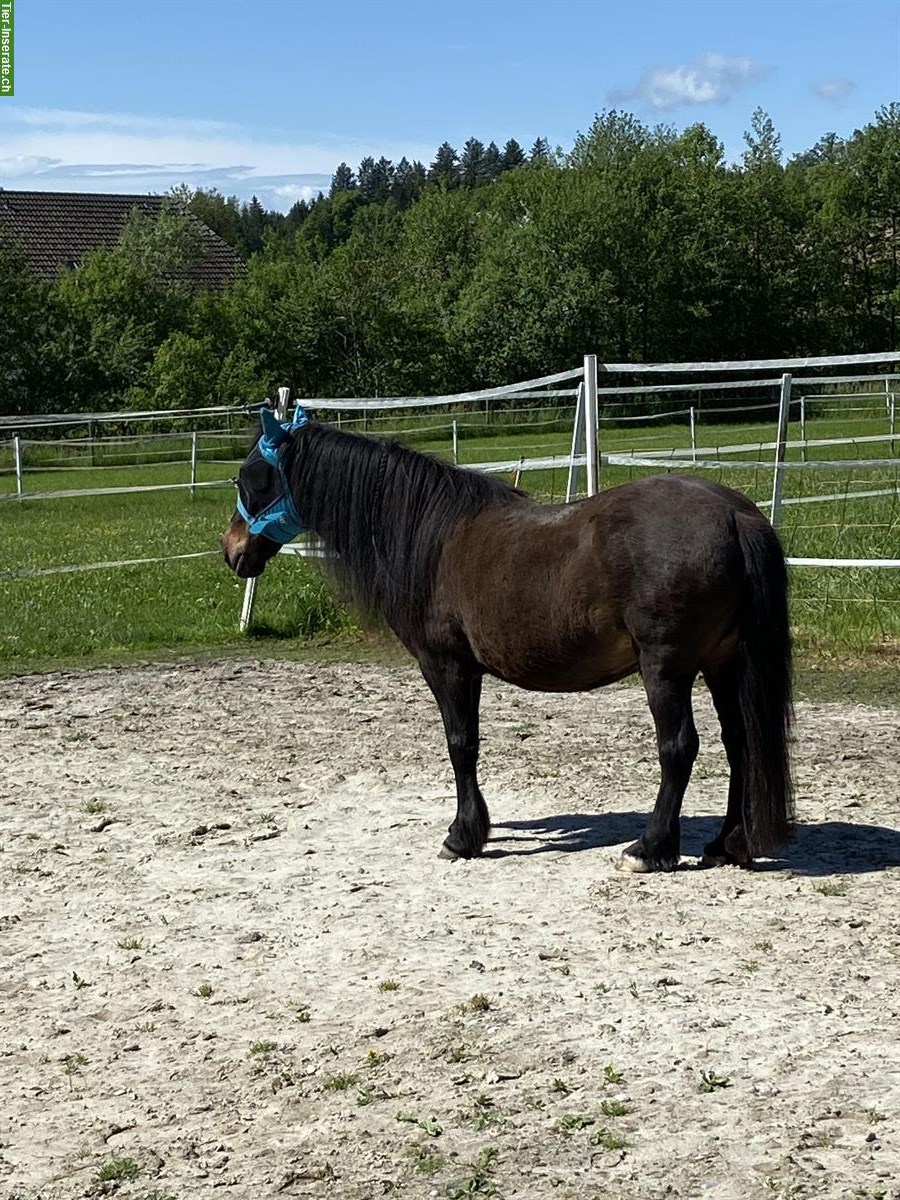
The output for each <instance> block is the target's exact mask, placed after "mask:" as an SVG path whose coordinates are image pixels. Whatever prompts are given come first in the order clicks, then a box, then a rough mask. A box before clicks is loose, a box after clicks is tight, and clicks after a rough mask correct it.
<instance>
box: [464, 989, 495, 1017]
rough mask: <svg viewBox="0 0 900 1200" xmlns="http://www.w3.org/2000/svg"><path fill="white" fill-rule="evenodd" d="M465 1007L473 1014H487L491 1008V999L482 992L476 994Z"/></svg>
mask: <svg viewBox="0 0 900 1200" xmlns="http://www.w3.org/2000/svg"><path fill="white" fill-rule="evenodd" d="M466 1007H467V1008H468V1009H469V1011H470V1012H473V1013H484V1012H487V1011H488V1010H489V1009H490V1008H491V998H490V996H486V995H485V994H484V992H476V994H475V995H474V996H473V997H472V999H471V1000H470V1001H469V1003H468V1005H467V1006H466Z"/></svg>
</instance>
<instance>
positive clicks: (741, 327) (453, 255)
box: [0, 103, 900, 414]
mask: <svg viewBox="0 0 900 1200" xmlns="http://www.w3.org/2000/svg"><path fill="white" fill-rule="evenodd" d="M749 124H750V128H749V129H748V131H747V133H746V134H745V148H744V151H743V154H742V155H741V158H740V161H738V162H728V161H726V159H725V154H724V148H723V145H722V143H721V142H720V141H719V140H718V139H717V138H716V137H715V135H714V133H713V132H711V130H710V129H709V128H708V127H707V126H705V125H703V124H695V125H692V126H690V127H688V128H686V129H684V130H681V131H679V130H676V129H674V128H673V127H670V126H665V125H663V126H653V127H651V126H648V125H646V124H645V123H643V122H642V121H640V120H639V119H638V118H637V117H635V116H633V115H631V114H628V113H624V112H620V111H606V112H603V113H600V114H599V115H597V117H596V118H595V119H594V121H593V123H592V124H591V126H590V127H589V129H588V130H587V132H585V133H579V134H578V135H577V137H576V138H575V140H574V143H573V145H572V146H571V148H570V149H569V150H567V151H564V150H562V149H557V150H552V149H551V147H550V146H549V145H548V144H547V142H546V141H544V140H543V139H539V140H538V141H537V142H535V144H534V145H533V146H532V147H531V149H530V151H527V152H526V151H525V150H523V148H522V147H521V146H519V144H518V143H517V142H516V141H515V140H513V139H510V140H508V141H507V142H506V143H505V145H504V146H503V148H502V149H501V148H500V146H499V145H498V144H497V143H495V142H490V143H489V144H488V145H485V144H484V143H482V142H481V141H479V140H478V139H477V138H474V137H473V138H470V139H469V140H468V141H467V142H466V143H465V145H464V146H463V147H462V148H461V149H460V150H457V149H455V148H454V147H453V146H451V145H450V144H449V143H446V142H445V143H444V144H443V145H441V146H440V147H439V148H438V149H437V151H436V154H435V157H434V160H433V162H432V163H431V164H429V165H425V164H423V163H420V162H414V163H410V162H408V161H407V160H406V159H403V160H401V162H399V163H396V164H395V163H392V162H390V161H388V160H387V159H385V158H380V159H378V160H376V159H374V158H373V157H368V158H365V159H363V161H362V162H361V163H359V164H358V166H357V167H356V169H355V170H354V169H353V168H351V167H350V166H349V165H348V164H346V163H342V164H341V165H340V166H339V167H338V169H337V170H336V171H335V174H334V177H333V179H332V184H331V188H330V190H329V193H328V195H323V194H320V195H319V196H317V197H315V198H313V199H312V200H311V201H300V202H298V203H297V204H295V205H294V207H293V208H292V209H291V210H290V212H288V213H286V214H284V213H278V212H268V211H266V210H265V209H264V208H263V207H262V205H260V204H259V202H258V201H257V200H255V199H254V200H253V201H252V202H251V203H250V204H246V203H245V204H241V203H240V202H239V201H238V200H237V199H235V198H234V197H225V196H222V195H220V194H219V193H217V192H215V191H193V190H192V189H190V188H187V187H181V188H177V189H175V190H174V191H173V193H172V195H171V204H170V205H169V206H168V207H167V211H165V212H164V213H163V215H162V216H161V217H160V218H159V220H158V221H155V222H152V223H151V222H148V221H147V220H146V219H141V218H140V217H139V215H138V214H134V215H133V217H132V219H131V220H130V221H129V223H128V225H127V226H126V228H125V230H124V232H123V235H122V238H121V240H120V243H119V244H118V245H117V246H116V247H114V248H112V249H98V250H96V251H93V252H92V253H90V254H89V255H88V256H87V257H86V258H85V260H84V261H83V262H82V263H81V264H80V265H79V266H78V267H77V269H72V270H69V271H67V272H65V273H64V274H62V275H60V276H59V277H58V278H57V280H56V281H55V282H53V283H52V284H42V283H39V282H38V281H37V280H36V279H35V278H34V277H33V276H32V274H31V273H30V272H29V270H28V268H27V266H26V263H25V260H24V257H23V254H22V250H21V247H18V246H16V245H15V244H13V243H12V242H11V241H10V240H9V238H6V239H4V240H0V288H2V295H3V297H4V313H5V316H4V324H5V329H4V336H3V338H2V339H0V379H2V380H3V387H2V389H0V413H4V414H18V413H40V412H68V411H104V410H117V409H132V410H137V409H146V408H170V409H174V408H186V407H199V406H204V405H210V404H244V403H248V402H253V401H255V400H258V399H261V398H262V397H263V396H265V395H266V394H270V393H271V391H272V389H273V388H274V387H275V386H276V385H278V384H282V383H285V384H288V385H289V386H290V387H291V389H292V391H293V393H294V394H295V395H299V396H306V397H316V396H386V395H409V394H420V395H428V394H439V393H447V392H453V391H457V390H465V389H471V388H478V387H488V386H492V385H497V384H503V383H508V382H512V381H514V380H518V379H526V378H530V377H534V376H538V375H543V374H547V373H550V372H553V371H556V370H562V369H565V368H569V367H573V366H576V365H578V363H579V362H580V360H581V356H582V355H583V354H584V353H586V352H593V353H596V354H597V355H598V356H599V357H600V359H601V360H602V361H603V360H605V361H612V362H635V361H675V360H680V361H695V360H705V359H744V358H756V357H780V356H794V355H815V354H838V353H859V352H866V351H876V350H892V349H894V348H897V346H898V337H897V335H898V329H897V315H898V309H900V279H898V262H897V259H898V236H897V235H898V218H900V103H891V104H888V105H886V106H885V107H883V108H881V109H879V110H878V112H877V113H876V114H875V115H874V117H873V120H872V121H871V122H870V123H869V124H867V125H866V126H865V127H864V128H862V129H859V130H857V131H855V132H854V133H853V134H852V135H851V136H849V137H846V138H842V137H838V136H837V135H835V134H833V133H826V134H824V135H823V136H822V137H821V138H820V140H819V141H818V142H817V143H816V144H815V145H814V146H813V147H812V148H810V149H809V150H807V151H805V152H803V153H800V154H796V155H794V156H792V157H790V158H789V159H786V156H785V155H784V154H783V152H782V146H781V139H780V137H779V135H778V132H777V130H776V129H775V127H774V125H773V123H772V121H771V119H770V118H769V117H768V116H767V115H766V114H765V113H764V112H762V111H760V110H757V111H756V112H755V113H754V114H753V116H752V118H751V120H750V123H749ZM185 208H187V209H188V210H189V211H190V212H192V213H193V214H194V215H195V216H196V217H198V218H199V219H200V220H202V221H203V222H205V223H206V224H207V225H209V226H210V227H211V228H213V229H215V230H216V232H217V233H219V234H220V236H222V237H223V238H225V239H226V240H227V241H229V242H230V243H231V244H232V245H234V246H235V247H236V248H237V249H238V250H239V252H240V254H241V258H242V269H241V271H240V273H239V275H238V277H237V278H236V279H235V281H234V283H233V284H232V285H231V286H230V287H228V288H226V289H224V290H221V291H218V292H209V291H203V290H199V289H198V288H197V287H195V286H194V285H192V283H191V282H190V266H191V263H192V262H194V261H195V260H196V256H197V255H198V254H199V253H200V247H199V241H198V238H197V235H196V230H195V229H194V228H192V226H191V223H190V222H186V221H185V220H184V219H183V215H182V212H181V210H183V209H185Z"/></svg>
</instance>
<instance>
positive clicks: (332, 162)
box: [0, 101, 431, 208]
mask: <svg viewBox="0 0 900 1200" xmlns="http://www.w3.org/2000/svg"><path fill="white" fill-rule="evenodd" d="M3 116H4V136H3V150H4V157H3V158H2V159H0V185H3V186H7V187H17V188H28V187H38V188H50V189H52V190H54V191H91V190H94V191H97V190H100V191H107V190H113V189H114V190H116V191H119V192H129V191H135V192H147V191H165V190H166V189H167V188H169V187H171V186H173V185H174V184H177V183H181V182H185V183H188V184H190V185H192V186H194V187H216V188H218V189H219V191H222V192H224V193H226V194H229V195H230V194H232V193H234V194H237V195H238V196H239V197H240V198H241V199H249V197H250V195H251V194H254V193H255V194H256V195H258V196H259V197H260V199H261V200H262V201H263V202H264V203H266V202H268V203H269V204H270V205H272V206H275V207H280V208H281V207H290V204H292V203H293V202H294V201H295V200H296V199H298V198H301V197H302V198H310V197H311V196H313V195H315V194H316V193H317V192H318V191H320V190H326V191H327V189H328V185H329V182H330V180H331V176H332V174H333V173H334V171H335V168H336V167H337V166H338V164H339V163H340V162H342V161H346V162H349V163H350V164H351V165H355V164H356V163H357V162H358V161H359V160H360V159H361V158H363V157H364V156H365V155H367V154H374V155H375V156H376V157H379V156H380V155H382V154H384V155H385V156H386V157H388V158H393V159H394V160H395V161H396V160H397V159H399V158H402V157H403V155H404V154H405V155H406V156H407V157H408V158H423V159H425V158H427V157H428V156H429V155H430V154H431V150H430V149H426V148H425V147H422V146H416V145H398V146H391V145H384V144H382V145H379V146H373V145H371V144H367V143H363V142H360V141H357V140H355V139H352V138H341V137H337V136H335V135H332V134H323V135H322V136H321V137H318V138H316V139H308V140H300V139H294V138H292V137H291V136H290V135H289V134H284V135H281V134H280V135H279V136H275V137H273V136H271V135H263V136H257V135H256V134H255V133H254V131H252V130H249V129H246V128H244V127H242V126H239V125H232V124H226V123H224V122H218V121H205V120H193V119H190V118H186V119H179V118H172V117H165V118H158V119H157V118H155V117H152V116H142V115H135V114H131V113H90V112H80V111H78V110H71V111H69V110H61V109H38V108H27V107H19V106H18V105H17V104H16V103H15V102H9V101H7V102H6V104H5V105H4V113H3Z"/></svg>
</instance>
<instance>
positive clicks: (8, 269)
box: [0, 232, 58, 415]
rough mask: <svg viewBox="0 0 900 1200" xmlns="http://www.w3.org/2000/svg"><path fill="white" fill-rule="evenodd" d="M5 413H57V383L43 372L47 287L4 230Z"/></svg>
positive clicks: (0, 243)
mask: <svg viewBox="0 0 900 1200" xmlns="http://www.w3.org/2000/svg"><path fill="white" fill-rule="evenodd" d="M0 295H2V296H3V337H2V338H0V413H3V414H4V415H8V414H12V413H35V412H41V411H52V410H53V407H54V406H55V404H56V403H57V402H58V401H57V397H56V396H55V394H54V384H55V382H56V381H55V380H54V378H53V376H50V375H47V374H46V373H45V371H44V370H42V363H43V361H44V359H45V357H46V343H47V340H48V337H49V336H50V332H51V331H50V322H51V310H50V305H49V300H48V296H47V288H46V287H45V286H44V285H43V284H41V283H38V281H37V279H35V277H34V275H33V274H32V271H31V269H30V267H29V265H28V260H27V258H26V256H25V253H24V250H23V249H22V248H21V247H20V246H18V245H17V244H16V243H14V242H13V241H12V239H11V238H9V237H7V236H5V235H4V234H3V233H2V232H0Z"/></svg>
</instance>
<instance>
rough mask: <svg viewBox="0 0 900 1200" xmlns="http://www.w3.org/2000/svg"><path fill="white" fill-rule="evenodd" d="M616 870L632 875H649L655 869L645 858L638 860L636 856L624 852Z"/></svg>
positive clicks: (620, 856)
mask: <svg viewBox="0 0 900 1200" xmlns="http://www.w3.org/2000/svg"><path fill="white" fill-rule="evenodd" d="M616 868H617V869H618V870H619V871H629V872H630V873H631V874H632V875H647V874H649V872H650V871H652V870H653V868H652V867H651V866H650V864H649V863H648V862H647V860H646V859H644V858H638V857H637V855H636V854H628V853H626V852H625V851H623V852H622V853H621V854H620V855H619V858H618V861H617V862H616Z"/></svg>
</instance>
